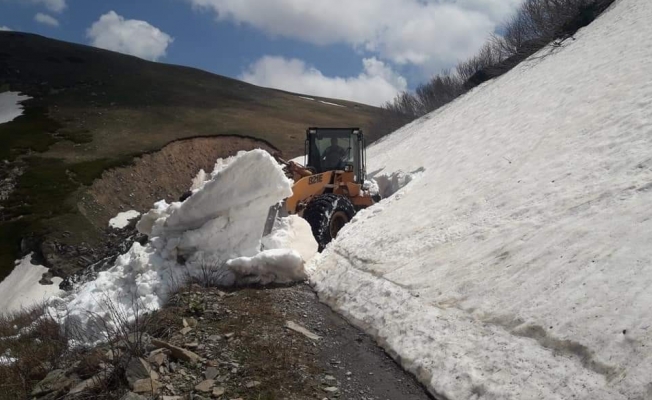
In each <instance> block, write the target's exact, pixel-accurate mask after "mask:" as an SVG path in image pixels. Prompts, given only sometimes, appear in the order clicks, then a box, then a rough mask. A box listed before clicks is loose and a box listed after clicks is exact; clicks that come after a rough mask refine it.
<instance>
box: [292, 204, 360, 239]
mask: <svg viewBox="0 0 652 400" xmlns="http://www.w3.org/2000/svg"><path fill="white" fill-rule="evenodd" d="M354 215H355V208H354V207H353V204H351V201H350V200H349V199H347V198H346V197H344V196H340V195H337V194H332V193H326V194H322V195H320V196H316V197H315V198H314V199H312V201H311V202H310V203H308V205H307V206H306V209H305V211H304V212H303V218H304V219H305V220H306V221H308V223H309V224H310V227H311V228H312V234H313V236H315V240H317V243H318V244H319V251H322V250H324V248H325V247H326V245H327V244H329V243H330V242H331V240H333V239H335V237H336V236H337V233H338V232H339V231H340V229H342V227H343V226H344V224H346V223H348V222H349V221H351V219H352V218H353V216H354Z"/></svg>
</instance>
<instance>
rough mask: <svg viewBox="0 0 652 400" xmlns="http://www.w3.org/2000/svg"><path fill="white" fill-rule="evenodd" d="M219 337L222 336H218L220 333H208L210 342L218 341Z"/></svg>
mask: <svg viewBox="0 0 652 400" xmlns="http://www.w3.org/2000/svg"><path fill="white" fill-rule="evenodd" d="M221 339H222V336H220V335H210V336H209V337H208V340H209V341H211V342H218V341H220V340H221Z"/></svg>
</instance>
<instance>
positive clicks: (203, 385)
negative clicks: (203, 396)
mask: <svg viewBox="0 0 652 400" xmlns="http://www.w3.org/2000/svg"><path fill="white" fill-rule="evenodd" d="M213 386H215V381H214V380H213V379H206V380H205V381H201V382H199V383H198V384H197V385H196V386H195V390H197V391H199V392H204V393H209V392H210V391H211V389H213Z"/></svg>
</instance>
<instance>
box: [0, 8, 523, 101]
mask: <svg viewBox="0 0 652 400" xmlns="http://www.w3.org/2000/svg"><path fill="white" fill-rule="evenodd" d="M520 1H521V0H356V1H355V2H353V1H349V0H329V1H325V0H322V1H316V0H111V1H89V0H0V29H2V28H4V29H11V30H16V31H25V32H32V33H37V34H41V35H44V36H48V37H52V38H56V39H61V40H66V41H71V42H76V43H83V44H90V45H95V46H97V47H103V48H107V49H109V50H114V51H120V52H123V53H127V54H132V55H136V56H139V57H141V58H145V59H150V60H154V61H159V62H167V63H173V64H181V65H189V66H193V67H197V68H201V69H204V70H208V71H210V72H214V73H217V74H221V75H226V76H230V77H233V78H237V79H242V80H246V81H248V82H251V83H254V84H259V85H261V86H269V87H277V88H280V89H286V90H291V91H295V92H300V93H305V94H312V95H318V96H325V97H334V98H345V99H349V100H355V101H360V102H363V103H368V104H375V105H378V104H380V103H382V102H384V101H387V100H390V99H391V98H393V96H395V95H396V94H397V93H399V92H400V91H402V90H410V89H413V88H414V87H415V86H416V85H417V84H418V83H420V82H423V81H424V80H426V79H427V78H428V77H429V76H431V75H432V74H433V73H436V72H438V71H439V70H441V69H442V68H449V67H451V66H453V65H454V64H455V63H456V61H458V60H460V59H463V58H465V57H468V56H470V55H472V54H474V52H475V51H477V49H478V48H479V47H480V46H481V45H482V44H483V43H484V41H485V40H486V38H487V36H488V35H489V34H490V33H491V32H494V31H495V30H496V29H497V28H498V27H499V24H500V23H501V22H502V21H504V20H505V19H506V18H507V17H509V15H511V13H512V12H513V11H514V10H515V9H516V7H517V6H518V4H519V3H520Z"/></svg>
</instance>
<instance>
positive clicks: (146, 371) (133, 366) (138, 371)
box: [125, 358, 158, 386]
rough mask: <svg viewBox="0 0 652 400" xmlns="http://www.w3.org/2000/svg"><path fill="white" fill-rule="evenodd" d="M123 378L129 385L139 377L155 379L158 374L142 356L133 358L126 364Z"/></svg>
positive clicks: (139, 378)
mask: <svg viewBox="0 0 652 400" xmlns="http://www.w3.org/2000/svg"><path fill="white" fill-rule="evenodd" d="M125 378H126V379H127V382H129V386H133V385H134V383H135V382H136V381H138V380H141V379H147V378H153V379H156V378H158V374H157V373H156V372H155V371H153V370H152V367H151V366H150V365H149V363H148V362H147V361H145V360H143V359H142V358H133V359H131V361H129V364H127V368H126V370H125Z"/></svg>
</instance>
